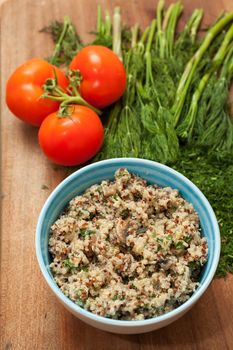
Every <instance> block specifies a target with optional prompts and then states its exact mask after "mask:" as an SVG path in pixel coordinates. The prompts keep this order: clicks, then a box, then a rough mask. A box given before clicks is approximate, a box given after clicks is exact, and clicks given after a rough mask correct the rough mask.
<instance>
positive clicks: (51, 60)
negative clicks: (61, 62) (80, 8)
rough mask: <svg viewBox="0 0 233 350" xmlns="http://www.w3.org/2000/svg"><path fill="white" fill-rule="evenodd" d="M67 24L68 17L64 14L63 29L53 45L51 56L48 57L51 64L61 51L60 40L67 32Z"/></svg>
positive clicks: (61, 40) (68, 21) (68, 23)
mask: <svg viewBox="0 0 233 350" xmlns="http://www.w3.org/2000/svg"><path fill="white" fill-rule="evenodd" d="M69 25H70V18H69V17H68V16H65V17H64V23H63V29H62V32H61V35H60V37H59V39H58V42H57V43H56V45H55V48H54V51H53V54H52V57H51V59H50V63H51V64H54V63H55V60H56V58H57V56H58V55H59V54H60V52H61V49H62V42H63V40H64V38H65V35H66V33H67V30H68V28H69Z"/></svg>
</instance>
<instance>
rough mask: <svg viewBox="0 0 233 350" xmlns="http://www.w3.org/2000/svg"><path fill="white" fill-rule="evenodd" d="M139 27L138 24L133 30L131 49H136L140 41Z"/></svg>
mask: <svg viewBox="0 0 233 350" xmlns="http://www.w3.org/2000/svg"><path fill="white" fill-rule="evenodd" d="M138 32H139V25H138V24H136V25H135V26H133V27H132V28H131V48H132V49H133V48H135V47H136V45H137V40H138Z"/></svg>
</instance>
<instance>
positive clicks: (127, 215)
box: [120, 208, 130, 219]
mask: <svg viewBox="0 0 233 350" xmlns="http://www.w3.org/2000/svg"><path fill="white" fill-rule="evenodd" d="M129 214H130V211H129V209H128V208H126V209H123V210H122V212H121V213H120V216H121V217H122V219H127V218H128V217H129Z"/></svg>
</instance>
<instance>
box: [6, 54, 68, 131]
mask: <svg viewBox="0 0 233 350" xmlns="http://www.w3.org/2000/svg"><path fill="white" fill-rule="evenodd" d="M54 69H55V71H56V74H57V78H58V84H59V85H60V86H61V87H62V88H63V89H65V88H66V87H67V86H68V81H67V79H66V76H65V74H64V73H63V72H62V71H61V70H60V69H59V68H57V67H55V66H53V65H51V64H50V63H48V62H47V61H44V60H41V59H39V58H33V59H31V60H29V61H27V62H25V63H24V64H23V65H21V66H20V67H18V68H17V69H16V70H15V71H14V72H13V74H12V75H11V76H10V78H9V80H8V82H7V86H6V103H7V105H8V107H9V109H10V110H11V112H12V113H13V114H14V115H15V116H16V117H18V118H20V119H22V120H23V121H25V122H27V123H30V124H32V125H35V126H40V124H41V123H42V121H43V119H44V118H45V117H47V115H48V114H50V113H52V112H55V111H57V110H58V108H59V103H58V102H55V101H51V100H47V99H43V98H40V97H41V95H42V94H43V92H44V91H43V84H44V83H45V81H46V79H48V78H54Z"/></svg>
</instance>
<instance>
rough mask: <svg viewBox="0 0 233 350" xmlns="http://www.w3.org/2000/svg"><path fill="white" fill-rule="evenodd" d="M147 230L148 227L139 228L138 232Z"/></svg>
mask: <svg viewBox="0 0 233 350" xmlns="http://www.w3.org/2000/svg"><path fill="white" fill-rule="evenodd" d="M146 231H147V228H146V227H142V228H138V229H137V233H145V232H146Z"/></svg>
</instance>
